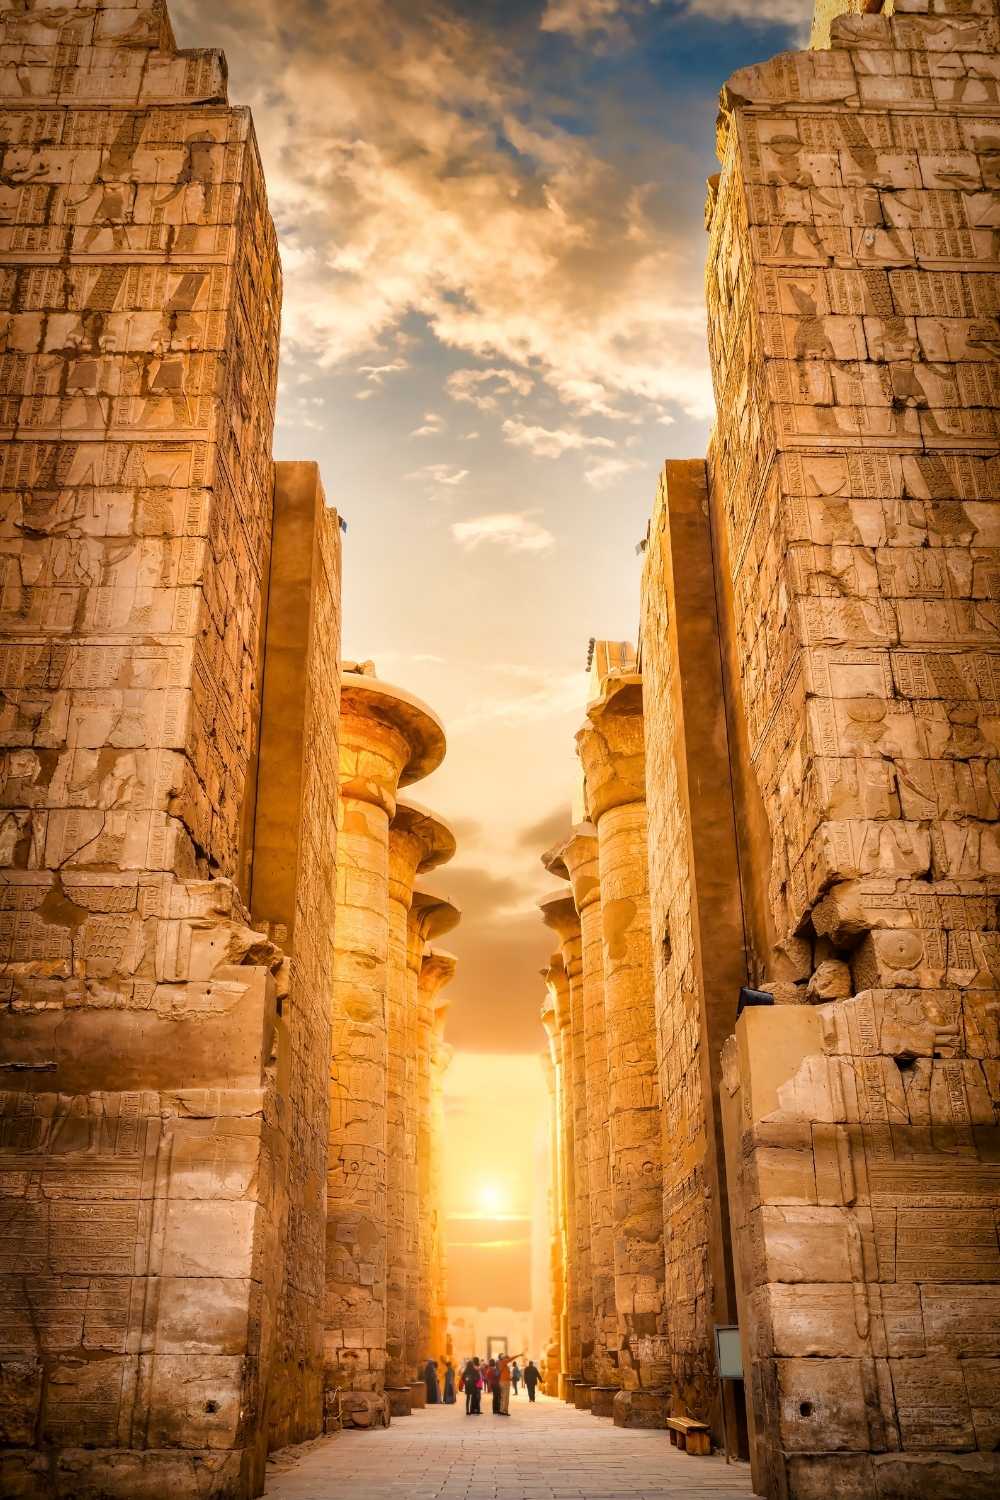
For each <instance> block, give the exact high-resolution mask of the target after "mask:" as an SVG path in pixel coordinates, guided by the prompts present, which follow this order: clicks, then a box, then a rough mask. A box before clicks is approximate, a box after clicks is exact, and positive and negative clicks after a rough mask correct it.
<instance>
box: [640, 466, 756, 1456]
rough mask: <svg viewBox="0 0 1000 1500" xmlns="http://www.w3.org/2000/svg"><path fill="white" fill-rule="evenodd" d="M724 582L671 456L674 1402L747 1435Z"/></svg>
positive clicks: (649, 691)
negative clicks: (728, 1110) (733, 1140)
mask: <svg viewBox="0 0 1000 1500" xmlns="http://www.w3.org/2000/svg"><path fill="white" fill-rule="evenodd" d="M715 586H716V579H715V571H714V566H713V557H712V541H711V531H710V526H709V520H708V483H707V474H706V469H705V464H704V462H702V461H700V460H699V461H697V462H691V463H678V462H672V463H668V464H667V465H666V466H665V468H664V471H663V475H662V479H661V483H660V487H659V491H658V494H657V499H656V505H655V508H654V511H653V516H652V520H651V523H650V528H649V537H648V541H647V546H646V562H645V568H644V570H643V587H642V666H643V679H644V692H645V713H644V716H643V717H644V722H645V741H646V787H647V798H648V811H649V863H650V908H651V922H652V932H653V939H654V942H653V956H654V978H655V987H656V1025H657V1033H658V1037H659V1059H660V1097H661V1100H662V1123H663V1225H664V1245H665V1247H666V1278H667V1279H666V1292H667V1316H668V1329H667V1333H668V1338H669V1341H670V1360H671V1371H672V1385H673V1401H674V1404H675V1407H676V1409H677V1410H678V1412H683V1413H686V1414H688V1415H692V1416H694V1415H697V1416H698V1417H700V1418H701V1419H702V1420H706V1421H709V1422H710V1424H711V1427H712V1431H713V1435H714V1437H715V1440H716V1442H717V1443H718V1444H719V1446H722V1444H723V1442H724V1441H725V1439H726V1437H727V1436H728V1438H729V1443H730V1446H731V1447H735V1446H736V1445H737V1442H739V1445H740V1447H741V1448H743V1449H745V1430H744V1429H745V1424H744V1422H743V1415H742V1390H741V1389H740V1388H739V1386H738V1385H737V1384H736V1383H735V1382H727V1383H725V1384H723V1382H721V1381H720V1380H719V1378H718V1375H717V1372H716V1368H715V1335H714V1326H715V1325H716V1324H730V1325H731V1324H733V1323H735V1322H736V1305H735V1288H734V1281H733V1262H732V1250H731V1244H730V1232H729V1205H728V1202H727V1198H726V1179H725V1169H724V1163H723V1151H722V1131H721V1117H720V1106H721V1101H720V1093H721V1054H722V1046H723V1043H724V1042H725V1039H726V1037H727V1036H728V1034H729V1032H730V1031H731V1030H732V1027H733V1024H734V1022H735V1020H736V1007H737V1000H738V997H739V992H740V986H741V985H744V984H746V982H747V967H746V950H745V941H744V931H743V909H742V903H741V901H740V885H739V864H738V859H737V850H736V826H735V814H734V805H733V788H732V778H731V775H730V762H729V738H728V734H727V730H726V709H725V700H724V694H723V681H722V659H721V654H720V645H719V630H718V622H717V611H716V593H715ZM724 1399H726V1400H728V1401H729V1403H730V1409H729V1411H728V1413H727V1414H725V1415H724V1413H723V1409H722V1402H723V1400H724Z"/></svg>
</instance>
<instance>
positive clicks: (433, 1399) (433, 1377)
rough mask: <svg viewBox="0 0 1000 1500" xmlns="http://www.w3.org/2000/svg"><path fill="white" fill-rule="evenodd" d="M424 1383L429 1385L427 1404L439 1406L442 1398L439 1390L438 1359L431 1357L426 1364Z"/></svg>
mask: <svg viewBox="0 0 1000 1500" xmlns="http://www.w3.org/2000/svg"><path fill="white" fill-rule="evenodd" d="M424 1385H425V1386H426V1387H427V1405H428V1406H437V1404H438V1402H439V1401H440V1400H441V1392H440V1391H439V1390H438V1367H437V1362H436V1360H433V1359H429V1360H428V1361H427V1363H426V1364H425V1365H424Z"/></svg>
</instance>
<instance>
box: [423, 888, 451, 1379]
mask: <svg viewBox="0 0 1000 1500" xmlns="http://www.w3.org/2000/svg"><path fill="white" fill-rule="evenodd" d="M448 909H449V903H447V902H442V903H441V904H440V908H439V913H438V920H439V922H440V925H439V926H438V927H437V931H438V932H440V933H442V934H443V933H444V932H447V931H449V930H450V928H451V927H454V926H455V923H456V922H457V920H458V913H457V911H456V910H455V908H450V909H451V910H452V911H454V912H455V917H454V920H451V921H449V920H448V918H447V910H448ZM449 1005H450V1001H449V999H448V997H447V996H446V995H442V994H437V995H436V996H435V1000H434V1016H433V1021H432V1025H431V1169H430V1202H431V1212H430V1214H429V1215H428V1218H429V1219H430V1225H431V1253H430V1265H431V1274H430V1291H429V1305H430V1312H429V1325H430V1340H431V1351H432V1352H433V1355H434V1356H435V1357H437V1356H438V1355H441V1354H448V1353H449V1352H450V1347H451V1346H450V1344H449V1341H448V1258H447V1252H446V1249H445V1232H444V1223H445V1221H444V1208H443V1183H444V1149H445V1131H444V1075H445V1073H446V1072H447V1071H448V1068H449V1067H450V1065H451V1059H452V1057H453V1055H454V1048H453V1047H451V1046H449V1044H448V1043H447V1042H446V1041H445V1039H444V1031H445V1023H446V1021H447V1019H448V1008H449Z"/></svg>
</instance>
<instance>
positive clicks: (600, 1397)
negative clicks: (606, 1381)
mask: <svg viewBox="0 0 1000 1500" xmlns="http://www.w3.org/2000/svg"><path fill="white" fill-rule="evenodd" d="M618 1391H619V1387H618V1386H616V1385H592V1386H591V1387H590V1414H591V1416H592V1417H613V1416H614V1414H615V1397H616V1396H617V1395H618Z"/></svg>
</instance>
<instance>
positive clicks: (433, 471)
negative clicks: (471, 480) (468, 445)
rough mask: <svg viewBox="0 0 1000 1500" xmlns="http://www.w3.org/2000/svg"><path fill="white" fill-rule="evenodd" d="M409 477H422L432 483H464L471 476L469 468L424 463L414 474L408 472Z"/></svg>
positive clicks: (452, 484)
mask: <svg viewBox="0 0 1000 1500" xmlns="http://www.w3.org/2000/svg"><path fill="white" fill-rule="evenodd" d="M406 477H407V479H422V480H426V481H428V482H429V483H431V484H447V485H451V486H454V485H458V484H464V483H465V481H466V480H467V479H468V477H469V470H468V469H459V468H457V467H456V465H454V464H424V466H423V468H422V469H414V470H413V472H412V474H407V476H406Z"/></svg>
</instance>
